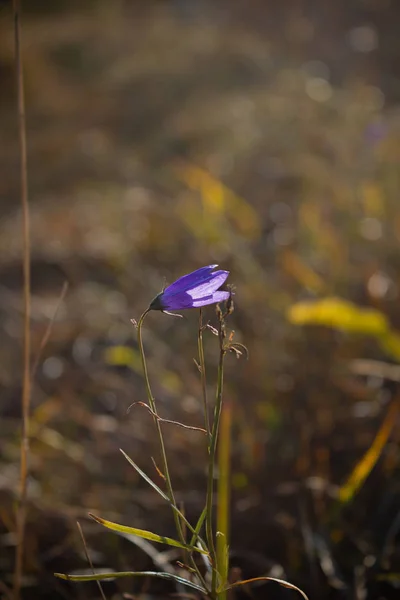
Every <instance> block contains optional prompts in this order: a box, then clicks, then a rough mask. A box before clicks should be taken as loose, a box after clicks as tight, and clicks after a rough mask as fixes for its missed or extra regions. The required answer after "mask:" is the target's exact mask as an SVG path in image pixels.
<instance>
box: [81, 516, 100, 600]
mask: <svg viewBox="0 0 400 600" xmlns="http://www.w3.org/2000/svg"><path fill="white" fill-rule="evenodd" d="M76 525H77V527H78V531H79V535H80V536H81V539H82V543H83V549H84V551H85V556H86V560H87V561H88V563H89V565H90V568H91V569H92V572H93V575H96V573H95V570H94V567H93V563H92V560H91V558H90V556H89V552H88V549H87V544H86V540H85V536H84V535H83V530H82V527H81V524H80V523H79V521H77V522H76ZM97 587H98V588H99V592H100V596H101V597H102V599H103V600H107V598H106V596H105V594H104V592H103V588H102V587H101V583H100V581H98V580H97Z"/></svg>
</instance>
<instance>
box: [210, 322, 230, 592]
mask: <svg viewBox="0 0 400 600" xmlns="http://www.w3.org/2000/svg"><path fill="white" fill-rule="evenodd" d="M224 335H225V331H224V323H223V318H222V317H221V319H220V323H219V340H220V353H219V362H218V379H217V392H216V401H215V409H214V420H213V426H212V432H211V439H210V457H209V461H208V485H207V517H206V536H207V542H208V547H209V549H210V554H211V560H212V563H213V565H212V566H213V569H212V582H211V590H212V595H213V597H214V598H215V597H217V567H218V565H217V556H216V550H215V545H214V537H213V524H212V509H213V497H214V464H215V454H216V449H217V440H218V430H219V422H220V417H221V409H222V392H223V385H224V357H225V352H226V351H225V348H224Z"/></svg>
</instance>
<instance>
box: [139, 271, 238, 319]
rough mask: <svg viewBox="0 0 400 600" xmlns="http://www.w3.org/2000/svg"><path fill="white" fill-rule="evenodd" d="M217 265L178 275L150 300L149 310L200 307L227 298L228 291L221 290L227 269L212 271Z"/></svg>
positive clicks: (163, 310) (227, 272)
mask: <svg viewBox="0 0 400 600" xmlns="http://www.w3.org/2000/svg"><path fill="white" fill-rule="evenodd" d="M216 267H218V265H209V266H208V267H202V268H201V269H197V271H193V273H189V274H188V275H184V276H183V277H180V278H179V279H177V280H176V281H174V283H171V285H169V286H168V287H166V288H165V289H164V291H162V292H161V294H158V296H156V297H155V298H154V300H153V301H152V302H151V304H150V306H149V310H161V311H162V312H167V311H169V310H183V309H186V308H200V307H201V306H206V305H207V304H216V303H217V302H224V301H225V300H228V298H229V296H230V292H221V291H219V288H220V287H221V285H222V284H223V283H225V281H226V279H227V277H228V275H229V271H214V269H215V268H216Z"/></svg>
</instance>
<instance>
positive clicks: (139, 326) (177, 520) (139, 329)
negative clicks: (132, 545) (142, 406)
mask: <svg viewBox="0 0 400 600" xmlns="http://www.w3.org/2000/svg"><path fill="white" fill-rule="evenodd" d="M149 312H150V311H149V309H147V310H145V312H144V313H143V314H142V316H141V317H140V319H139V321H138V324H137V332H138V344H139V352H140V357H141V360H142V368H143V375H144V380H145V383H146V393H147V399H148V402H149V405H150V408H151V411H152V413H153V419H154V424H155V426H156V429H157V435H158V440H159V443H160V450H161V459H162V466H163V475H164V477H165V483H166V488H167V495H168V498H169V500H170V502H171V504H172V505H173V506H174V507H175V508H178V507H177V504H176V500H175V494H174V490H173V487H172V481H171V476H170V473H169V467H168V460H167V453H166V451H165V443H164V437H163V433H162V429H161V422H160V419H159V418H158V412H157V407H156V402H155V399H154V396H153V393H152V391H151V387H150V380H149V373H148V370H147V363H146V356H145V353H144V346H143V335H142V326H143V321H144V319H145V317H146V315H147V314H148V313H149ZM172 512H173V516H174V521H175V527H176V530H177V533H178V536H179V539H180V541H181V542H182V543H183V544H186V540H185V535H184V532H183V527H182V523H181V520H180V518H179V514H178V512H177V511H176V510H173V511H172ZM186 558H189V560H190V563H191V566H192V568H193V569H194V570H195V572H196V575H197V576H198V578H199V580H200V581H201V583H202V585H203V586H204V587H206V585H205V581H204V578H203V576H202V574H201V572H200V571H199V568H198V566H197V564H196V562H195V560H194V559H193V557H192V556H191V555H190V556H189V557H188V556H187V555H186Z"/></svg>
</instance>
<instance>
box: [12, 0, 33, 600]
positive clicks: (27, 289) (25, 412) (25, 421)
mask: <svg viewBox="0 0 400 600" xmlns="http://www.w3.org/2000/svg"><path fill="white" fill-rule="evenodd" d="M13 12H14V42H15V70H16V83H17V103H18V130H19V152H20V182H21V206H22V236H23V277H24V350H23V384H22V433H21V464H20V490H19V503H18V509H17V532H16V537H17V543H16V551H15V570H14V590H13V591H14V598H15V600H18V599H19V597H20V591H21V581H22V574H23V560H24V542H25V523H26V513H27V492H28V490H27V481H28V461H29V412H30V398H31V379H30V353H31V337H30V313H31V281H30V262H31V260H30V235H29V202H28V168H27V152H26V123H25V96H24V77H23V70H22V55H21V54H22V53H21V7H20V2H19V0H13Z"/></svg>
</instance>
